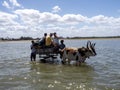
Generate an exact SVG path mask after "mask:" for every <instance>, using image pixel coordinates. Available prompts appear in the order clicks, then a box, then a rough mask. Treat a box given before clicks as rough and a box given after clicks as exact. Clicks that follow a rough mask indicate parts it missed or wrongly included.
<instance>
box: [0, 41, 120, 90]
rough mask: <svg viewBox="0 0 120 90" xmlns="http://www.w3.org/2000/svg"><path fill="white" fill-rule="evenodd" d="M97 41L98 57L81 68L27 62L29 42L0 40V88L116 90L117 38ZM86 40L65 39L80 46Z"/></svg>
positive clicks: (119, 84) (119, 80) (119, 72)
mask: <svg viewBox="0 0 120 90" xmlns="http://www.w3.org/2000/svg"><path fill="white" fill-rule="evenodd" d="M91 41H93V42H96V52H97V56H95V57H91V58H90V59H87V60H86V63H84V64H82V65H81V66H80V67H76V66H68V65H61V64H44V63H39V57H38V56H37V63H30V58H29V56H30V44H31V43H30V41H16V42H0V51H1V52H0V90H56V89H57V90H119V89H120V56H119V55H120V47H119V46H120V40H119V39H112V40H108V39H107V40H91ZM86 42H87V40H65V43H66V46H68V47H81V46H85V45H86ZM58 59H59V58H58Z"/></svg>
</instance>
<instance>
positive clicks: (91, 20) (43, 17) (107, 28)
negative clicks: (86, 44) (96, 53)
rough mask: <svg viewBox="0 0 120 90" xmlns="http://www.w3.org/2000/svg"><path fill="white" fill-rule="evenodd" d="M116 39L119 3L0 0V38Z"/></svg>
mask: <svg viewBox="0 0 120 90" xmlns="http://www.w3.org/2000/svg"><path fill="white" fill-rule="evenodd" d="M54 32H56V33H57V34H58V36H63V37H76V36H77V37H91V36H92V37H93V36H120V0H0V37H4V38H7V37H9V38H19V37H21V36H25V37H34V38H40V37H42V36H43V34H44V33H48V34H49V33H54Z"/></svg>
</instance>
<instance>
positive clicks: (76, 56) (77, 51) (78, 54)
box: [62, 41, 97, 64]
mask: <svg viewBox="0 0 120 90" xmlns="http://www.w3.org/2000/svg"><path fill="white" fill-rule="evenodd" d="M95 55H97V54H96V51H95V43H91V42H90V41H88V42H87V45H86V47H82V48H65V49H64V50H63V55H62V63H63V64H66V62H68V64H70V62H71V61H72V60H73V61H76V62H77V63H76V64H80V63H83V62H85V60H86V58H89V57H90V56H95Z"/></svg>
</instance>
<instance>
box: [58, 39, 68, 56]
mask: <svg viewBox="0 0 120 90" xmlns="http://www.w3.org/2000/svg"><path fill="white" fill-rule="evenodd" d="M65 47H66V46H65V44H64V40H61V41H60V45H59V53H60V58H62V55H63V50H64V48H65Z"/></svg>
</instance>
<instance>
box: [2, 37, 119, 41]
mask: <svg viewBox="0 0 120 90" xmlns="http://www.w3.org/2000/svg"><path fill="white" fill-rule="evenodd" d="M61 39H64V40H87V39H88V40H93V39H96V40H105V39H120V37H80V38H61ZM32 40H35V41H36V40H37V39H30V40H0V42H11V41H32Z"/></svg>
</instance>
